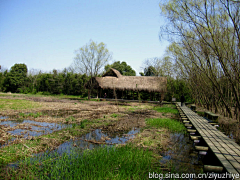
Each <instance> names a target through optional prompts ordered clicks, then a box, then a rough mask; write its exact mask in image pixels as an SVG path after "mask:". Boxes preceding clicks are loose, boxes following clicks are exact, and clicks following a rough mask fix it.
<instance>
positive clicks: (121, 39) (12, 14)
mask: <svg viewBox="0 0 240 180" xmlns="http://www.w3.org/2000/svg"><path fill="white" fill-rule="evenodd" d="M164 21H165V19H164V17H162V16H161V15H160V8H159V1H158V0H118V1H117V0H0V65H1V66H2V67H5V68H7V69H10V68H11V66H13V65H14V64H15V63H24V64H26V65H27V67H28V69H39V70H42V71H45V72H46V71H51V70H53V69H57V70H63V69H64V68H65V67H69V66H70V64H71V63H72V62H73V60H74V57H75V56H76V54H75V50H77V49H79V48H81V47H82V46H84V45H86V44H87V43H89V41H90V40H93V41H94V42H97V43H100V42H103V43H105V44H106V47H107V49H108V50H109V51H110V52H111V53H112V57H113V61H125V62H126V63H127V64H128V65H130V66H131V67H132V68H133V69H134V70H135V71H136V73H137V75H139V72H141V71H142V69H141V67H142V63H143V61H144V60H145V59H147V58H152V57H162V56H163V55H164V52H165V49H166V47H167V46H168V42H167V41H163V40H161V41H160V40H159V31H160V26H161V25H162V24H164Z"/></svg>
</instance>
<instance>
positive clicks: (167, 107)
mask: <svg viewBox="0 0 240 180" xmlns="http://www.w3.org/2000/svg"><path fill="white" fill-rule="evenodd" d="M153 109H154V110H156V111H157V112H161V113H172V114H178V110H177V109H176V108H175V106H174V105H172V104H165V105H163V106H162V107H154V108H153Z"/></svg>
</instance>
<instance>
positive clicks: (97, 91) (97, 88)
mask: <svg viewBox="0 0 240 180" xmlns="http://www.w3.org/2000/svg"><path fill="white" fill-rule="evenodd" d="M97 99H98V88H97Z"/></svg>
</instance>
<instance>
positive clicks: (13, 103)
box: [0, 99, 40, 110]
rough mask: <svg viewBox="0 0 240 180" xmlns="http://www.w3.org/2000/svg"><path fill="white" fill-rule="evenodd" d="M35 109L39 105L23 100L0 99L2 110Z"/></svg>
mask: <svg viewBox="0 0 240 180" xmlns="http://www.w3.org/2000/svg"><path fill="white" fill-rule="evenodd" d="M37 107H40V104H39V103H37V102H33V101H28V100H23V99H0V108H1V109H2V110H7V109H13V110H18V109H32V108H37Z"/></svg>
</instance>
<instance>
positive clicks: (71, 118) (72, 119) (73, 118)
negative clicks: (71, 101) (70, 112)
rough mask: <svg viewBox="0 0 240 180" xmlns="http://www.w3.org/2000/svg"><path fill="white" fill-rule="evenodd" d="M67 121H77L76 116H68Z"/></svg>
mask: <svg viewBox="0 0 240 180" xmlns="http://www.w3.org/2000/svg"><path fill="white" fill-rule="evenodd" d="M65 121H66V123H70V122H74V121H76V119H75V117H73V116H70V117H67V118H66V119H65Z"/></svg>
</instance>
